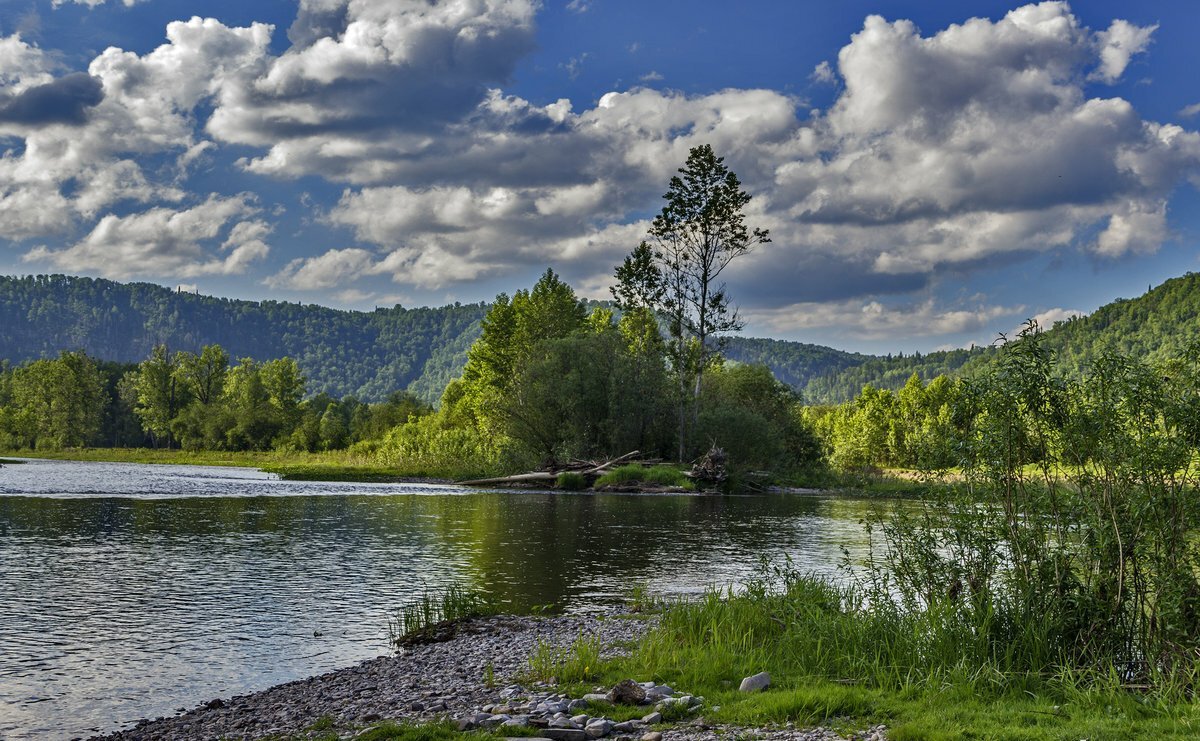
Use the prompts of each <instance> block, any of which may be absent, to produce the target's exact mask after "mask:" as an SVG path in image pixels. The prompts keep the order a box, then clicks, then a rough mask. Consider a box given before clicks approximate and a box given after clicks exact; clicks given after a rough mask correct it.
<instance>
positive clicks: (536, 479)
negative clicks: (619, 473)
mask: <svg viewBox="0 0 1200 741" xmlns="http://www.w3.org/2000/svg"><path fill="white" fill-rule="evenodd" d="M641 454H642V453H641V451H640V450H632V451H630V452H628V453H626V454H625V455H622V456H619V457H617V458H613V459H612V460H610V461H605V462H604V463H600V464H596V463H595V462H594V461H589V462H587V463H586V464H585V465H587V466H589V467H588V468H565V469H550V470H545V471H530V472H529V473H517V474H513V475H511V476H496V477H494V478H490V479H474V480H472V481H459V482H458V483H459V484H461V485H462V486H503V485H504V484H535V483H543V482H553V481H557V480H558V474H559V473H560V472H562V471H572V472H573V473H578V474H579V475H581V476H586V477H589V478H593V479H595V478H599V477H600V476H602V475H603V474H605V473H607V472H608V471H609V470H610V469H611V468H613V467H614V466H617V465H619V464H621V463H631V462H637V461H635V460H634V459H635V458H636V457H637V456H639V455H641ZM568 465H570V464H568Z"/></svg>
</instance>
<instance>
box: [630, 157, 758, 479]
mask: <svg viewBox="0 0 1200 741" xmlns="http://www.w3.org/2000/svg"><path fill="white" fill-rule="evenodd" d="M663 198H664V199H666V201H667V204H666V205H665V206H664V207H663V210H662V212H661V213H660V214H659V215H658V216H656V217H655V218H654V222H653V224H651V226H650V232H649V233H650V237H651V238H652V239H653V240H654V242H655V245H656V250H655V257H656V259H657V262H658V266H659V273H660V275H661V286H662V294H661V299H660V300H659V301H660V306H661V308H662V309H663V310H664V312H665V313H666V315H667V317H668V320H669V321H668V327H669V331H670V333H671V337H672V346H671V350H672V351H671V359H672V364H673V365H674V370H675V372H676V374H677V375H678V377H679V386H680V399H679V404H680V409H679V437H680V457H681V458H682V457H683V451H684V449H685V444H684V440H685V437H686V419H687V412H686V407H687V405H688V404H689V399H688V398H687V396H688V394H687V386H688V385H689V381H690V382H691V383H690V385H691V387H692V393H691V399H690V403H691V405H692V419H693V422H694V421H695V420H696V419H697V418H698V416H699V413H700V409H699V400H700V388H701V382H702V380H703V376H704V369H705V367H706V366H707V365H708V364H709V363H710V362H712V360H713V359H714V358H716V357H719V355H720V350H721V345H720V342H719V341H716V342H714V339H716V338H717V337H718V336H719V335H720V334H721V333H724V332H730V331H736V330H739V329H741V328H742V322H741V320H740V319H739V318H738V315H737V309H736V308H734V307H732V306H731V304H730V302H729V296H728V294H727V293H726V292H725V285H724V284H723V283H721V282H720V277H721V273H723V272H724V271H725V268H726V267H728V266H729V263H730V262H732V261H733V260H734V259H735V258H737V257H740V256H742V255H744V254H746V253H747V252H749V251H750V249H751V248H752V247H754V246H755V245H759V244H764V243H767V242H770V241H771V240H770V237H769V236H768V231H767V230H766V229H761V228H757V227H756V228H754V229H750V228H748V227H747V226H746V217H745V214H744V213H743V209H744V208H745V207H746V204H748V203H749V202H750V195H749V194H748V193H746V192H745V191H744V190H742V185H741V182H740V181H739V180H738V177H737V175H735V174H734V173H733V172H731V171H730V170H729V168H728V167H726V166H725V160H724V158H723V157H718V156H717V155H716V154H715V153H714V152H713V149H712V147H711V146H710V145H708V144H702V145H700V146H698V147H693V148H692V150H691V151H690V152H689V153H688V158H687V162H686V163H685V164H684V166H683V167H682V168H680V169H679V174H678V175H676V176H675V177H672V178H671V183H670V186H669V187H668V189H667V192H666V194H665V195H663ZM640 249H641V248H640V247H639V250H640ZM630 258H631V260H632V262H631V261H630V260H627V261H626V264H625V265H622V268H623V269H626V270H633V269H634V268H635V267H636V266H637V265H638V264H639V260H640V259H641V258H640V257H639V254H638V250H635V251H634V254H633V255H631V256H630ZM633 274H634V275H635V276H636V275H637V273H636V270H635V271H634V272H633ZM619 277H620V276H619ZM623 282H624V281H623ZM623 290H628V288H623Z"/></svg>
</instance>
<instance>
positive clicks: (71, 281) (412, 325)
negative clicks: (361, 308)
mask: <svg viewBox="0 0 1200 741" xmlns="http://www.w3.org/2000/svg"><path fill="white" fill-rule="evenodd" d="M485 309H486V307H485V306H484V305H483V304H469V305H465V306H464V305H458V304H455V305H452V306H444V307H440V308H436V309H433V308H416V309H405V308H402V307H399V306H396V307H392V308H381V309H376V310H375V311H372V312H356V311H337V310H334V309H328V308H325V307H320V306H312V305H308V306H302V305H300V304H296V303H287V302H279V301H261V302H260V301H235V300H231V299H222V298H216V297H211V296H199V295H196V294H192V293H180V292H175V291H171V290H169V289H167V288H163V287H161V286H155V285H151V284H148V283H129V284H122V283H115V282H113V281H108V280H101V279H94V278H77V277H69V276H63V275H41V276H26V277H0V319H2V320H3V323H4V326H5V327H6V328H7V329H6V331H5V332H4V333H3V334H0V358H7V359H9V360H10V361H11V362H13V363H14V364H22V363H27V362H31V361H33V360H39V359H43V358H51V357H56V356H57V354H58V353H59V352H60V351H61V350H81V351H83V352H86V353H87V354H88V355H89V356H90V357H93V358H98V359H102V360H114V361H119V362H125V363H128V362H139V361H141V360H142V359H144V358H146V357H148V356H149V355H150V353H151V352H152V350H153V349H154V347H156V346H158V345H164V344H165V345H167V346H169V347H170V348H171V349H172V351H186V352H189V353H200V352H201V349H202V348H203V347H204V346H206V345H220V346H222V347H223V348H225V350H226V351H227V352H228V354H229V355H230V356H232V357H246V356H252V357H255V358H258V359H259V360H262V361H269V360H274V359H278V358H283V357H290V358H293V359H295V361H296V365H297V367H298V369H299V371H300V373H301V374H303V375H304V376H305V377H306V378H308V388H309V391H310V392H312V393H319V392H321V391H325V392H327V393H330V394H332V395H334V396H338V397H341V396H345V395H351V394H352V395H355V396H356V397H357V398H360V399H364V400H368V401H381V400H383V399H385V398H386V397H387V396H388V395H389V394H391V393H392V392H394V391H396V390H397V389H400V390H404V389H407V390H411V391H413V392H414V393H416V394H417V395H418V397H419V398H421V399H422V400H423V401H425V402H427V403H428V402H433V401H436V400H437V398H438V395H439V394H440V393H441V391H442V389H443V388H445V386H446V384H447V383H449V382H450V380H451V379H453V378H455V377H457V376H458V375H459V374H460V372H461V370H462V366H463V363H464V362H465V360H466V350H467V347H468V346H469V345H470V344H471V342H473V341H474V339H475V338H476V337H477V336H478V334H479V320H480V318H481V317H482V316H483V313H484V311H485ZM219 387H220V384H219V383H216V382H214V384H213V388H219Z"/></svg>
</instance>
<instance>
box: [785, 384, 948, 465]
mask: <svg viewBox="0 0 1200 741" xmlns="http://www.w3.org/2000/svg"><path fill="white" fill-rule="evenodd" d="M962 389H963V386H962V383H961V382H959V381H955V380H953V379H950V378H948V377H946V376H938V377H937V378H935V379H934V380H933V381H932V382H930V383H929V384H928V385H926V384H924V383H922V382H921V379H920V378H919V377H918V376H917V374H916V373H914V374H913V375H912V376H911V377H909V380H908V383H906V384H905V385H904V387H903V388H902V389H901V390H900V391H899V393H894V392H892V391H888V390H886V389H877V388H875V387H873V386H864V387H863V390H862V393H860V394H859V395H858V397H857V398H855V399H854V400H853V401H851V402H848V403H846V404H842V405H840V406H838V407H810V408H808V409H806V410H805V411H804V416H805V417H806V419H807V420H808V421H809V423H810V424H811V425H812V428H813V429H814V430H816V431H817V434H818V436H819V437H820V439H821V442H822V444H823V446H824V449H825V452H826V455H827V456H828V459H829V462H830V463H831V464H832V465H833V466H834V467H835V468H837V469H839V470H842V471H856V470H865V469H871V468H884V467H890V468H911V469H918V470H921V471H944V470H946V469H949V468H952V467H954V466H956V465H958V462H959V456H960V454H961V452H962V448H963V445H964V439H963V438H964V435H965V434H966V431H965V425H966V419H965V416H964V412H963V410H962V409H961V404H960V402H961V396H962Z"/></svg>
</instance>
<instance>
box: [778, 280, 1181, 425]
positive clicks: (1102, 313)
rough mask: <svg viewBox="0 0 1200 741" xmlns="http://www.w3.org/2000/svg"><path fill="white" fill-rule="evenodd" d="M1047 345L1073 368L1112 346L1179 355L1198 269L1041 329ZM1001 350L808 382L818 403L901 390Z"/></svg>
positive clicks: (864, 367)
mask: <svg viewBox="0 0 1200 741" xmlns="http://www.w3.org/2000/svg"><path fill="white" fill-rule="evenodd" d="M1042 329H1043V330H1045V333H1046V336H1045V343H1046V346H1047V347H1048V348H1050V349H1051V350H1054V351H1055V352H1056V353H1057V354H1058V358H1059V362H1060V363H1061V367H1062V368H1063V370H1065V371H1066V372H1067V373H1070V374H1075V373H1079V372H1080V371H1083V370H1086V369H1087V368H1088V366H1090V365H1091V364H1092V362H1093V361H1094V360H1096V359H1097V358H1098V357H1100V356H1101V355H1102V354H1103V353H1105V352H1109V351H1115V352H1121V353H1124V354H1127V355H1130V356H1132V357H1138V358H1144V359H1146V360H1150V361H1157V360H1165V359H1166V358H1169V357H1172V356H1175V355H1178V354H1179V353H1180V351H1182V350H1183V349H1184V348H1185V347H1186V346H1187V344H1188V343H1189V342H1193V341H1200V273H1188V274H1186V275H1183V276H1180V277H1178V278H1172V279H1170V280H1168V281H1166V282H1165V283H1163V284H1162V285H1160V286H1158V287H1156V288H1152V289H1150V290H1149V291H1148V292H1147V293H1145V294H1143V295H1142V296H1140V297H1138V298H1135V299H1123V298H1120V299H1117V300H1116V301H1113V302H1112V303H1109V304H1106V305H1104V306H1102V307H1100V308H1099V309H1097V310H1096V311H1094V312H1092V314H1091V315H1089V316H1085V317H1074V318H1071V319H1068V320H1066V321H1061V322H1057V323H1055V325H1054V326H1053V327H1043V328H1042ZM994 353H995V348H993V347H984V348H974V349H972V350H951V351H948V352H936V353H929V354H928V355H920V354H915V355H910V356H901V357H894V358H880V357H868V358H866V359H865V360H864V361H863V362H861V363H858V364H855V365H851V366H847V367H846V368H842V369H838V370H837V371H835V372H833V373H829V374H822V375H818V376H814V377H813V378H811V380H809V382H808V383H807V384H806V385H805V386H804V387H802V388H803V389H804V392H805V398H806V399H808V400H809V401H810V402H814V403H832V402H841V401H846V400H848V399H852V398H854V396H855V395H856V394H857V393H858V392H859V391H860V390H861V389H862V387H863V386H864V385H865V384H868V383H869V384H871V385H873V386H875V387H877V388H890V389H898V388H900V387H901V386H903V385H904V382H905V381H906V380H907V379H908V378H909V376H911V375H912V374H913V373H914V372H915V373H917V374H918V375H920V376H921V378H923V379H925V380H927V381H928V380H930V379H932V378H934V377H936V376H938V375H939V374H949V375H969V374H971V373H974V372H977V371H978V370H980V369H982V368H984V367H986V366H987V364H988V363H989V362H990V360H991V358H992V357H993V355H994Z"/></svg>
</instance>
